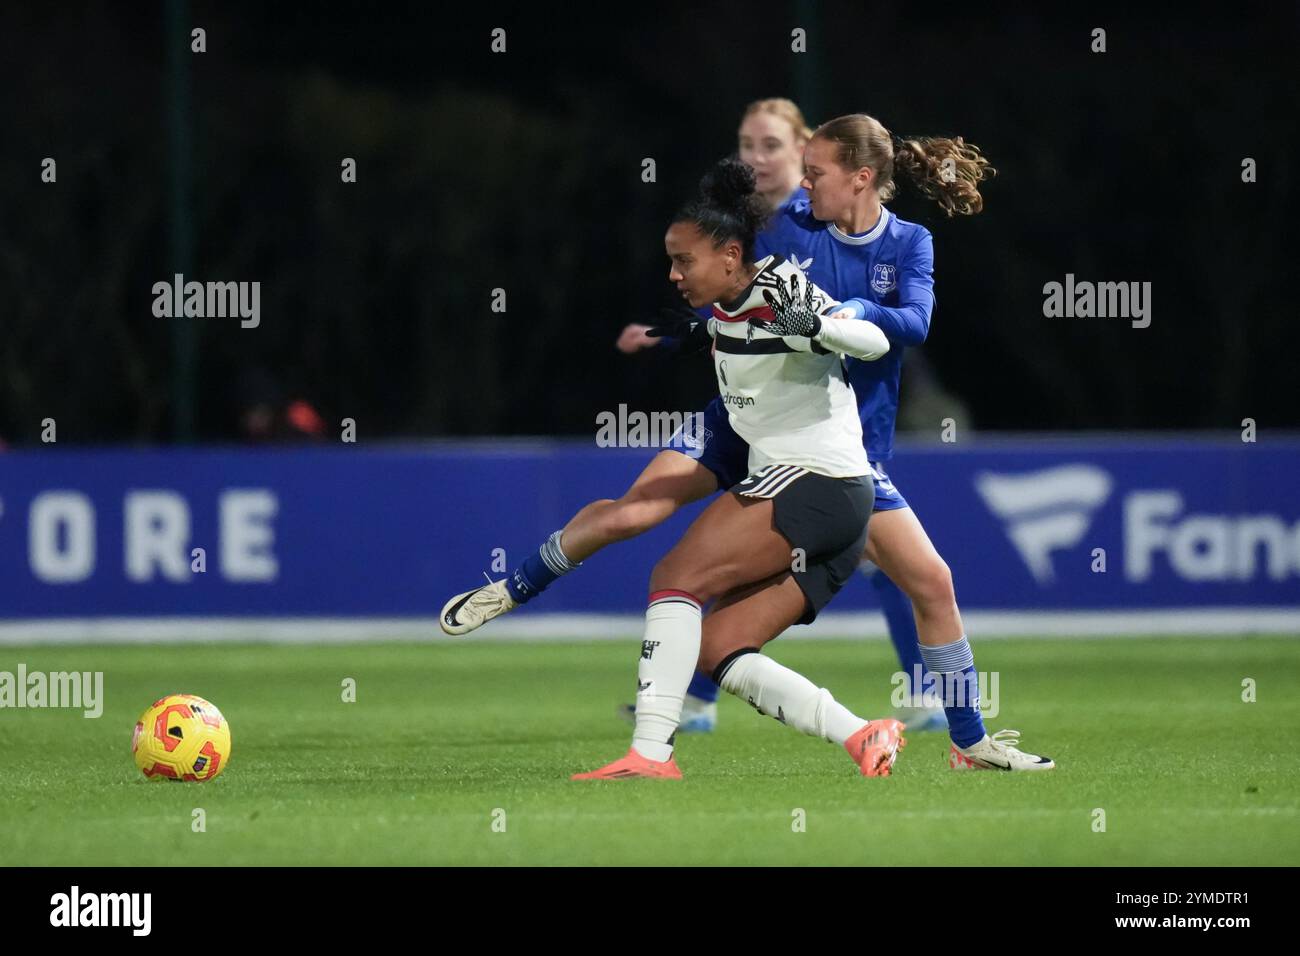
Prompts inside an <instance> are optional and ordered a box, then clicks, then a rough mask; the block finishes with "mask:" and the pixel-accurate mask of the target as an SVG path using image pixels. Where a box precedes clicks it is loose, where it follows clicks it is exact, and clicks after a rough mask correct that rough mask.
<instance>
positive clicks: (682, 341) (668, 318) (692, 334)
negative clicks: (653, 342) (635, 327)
mask: <svg viewBox="0 0 1300 956" xmlns="http://www.w3.org/2000/svg"><path fill="white" fill-rule="evenodd" d="M645 334H646V335H648V336H650V337H651V338H655V339H659V338H674V339H676V340H677V349H676V352H677V354H678V355H687V354H689V353H691V352H699V351H702V350H703V349H706V348H708V347H709V343H711V342H712V341H713V336H711V335H709V320H708V319H702V318H700V317H699V316H698V315H697V314H696V313H695V312H693V311H692V310H690V309H688V308H685V307H683V306H678V307H677V308H675V309H660V310H659V324H658V325H654V326H651V327H650V328H648V329H646V330H645Z"/></svg>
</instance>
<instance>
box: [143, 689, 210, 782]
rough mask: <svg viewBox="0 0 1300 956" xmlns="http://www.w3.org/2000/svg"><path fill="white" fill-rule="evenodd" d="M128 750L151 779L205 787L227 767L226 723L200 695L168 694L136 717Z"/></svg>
mask: <svg viewBox="0 0 1300 956" xmlns="http://www.w3.org/2000/svg"><path fill="white" fill-rule="evenodd" d="M131 752H132V753H133V754H135V765H136V766H137V767H139V768H140V769H141V771H143V772H144V775H145V776H146V777H148V778H149V779H150V780H173V781H176V782H181V781H193V782H197V783H203V782H205V781H208V780H211V779H212V778H213V777H215V776H217V775H218V774H219V773H221V771H223V770H225V769H226V765H227V764H228V763H230V724H228V723H226V718H225V717H223V716H222V715H221V711H219V710H217V708H216V707H215V706H214V705H212V704H210V703H208V702H207V701H206V700H204V699H203V698H202V697H195V696H194V695H193V694H170V695H168V696H167V697H163V698H162V699H160V700H155V701H154V702H153V703H152V704H150V705H149V709H148V710H146V711H145V712H144V713H143V714H141V715H140V719H139V720H138V721H136V725H135V733H134V734H133V735H132V736H131Z"/></svg>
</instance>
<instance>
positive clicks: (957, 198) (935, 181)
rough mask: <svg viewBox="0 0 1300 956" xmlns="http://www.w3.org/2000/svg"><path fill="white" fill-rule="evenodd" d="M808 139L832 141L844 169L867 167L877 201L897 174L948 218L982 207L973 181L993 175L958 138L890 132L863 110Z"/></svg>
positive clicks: (890, 192) (885, 198) (889, 194)
mask: <svg viewBox="0 0 1300 956" xmlns="http://www.w3.org/2000/svg"><path fill="white" fill-rule="evenodd" d="M813 138H814V139H824V140H827V141H828V142H831V143H834V144H835V145H836V147H837V152H836V160H837V162H839V164H840V165H841V166H843V167H844V168H845V169H860V168H862V167H863V166H868V167H870V168H871V169H872V171H873V172H874V173H875V184H876V189H877V191H878V192H879V193H880V201H881V202H889V200H891V199H893V198H894V195H895V192H896V190H897V180H898V178H899V177H903V178H906V179H908V180H909V181H910V182H911V183H912V184H913V185H915V186H916V188H917V189H918V190H920V192H921V194H922V195H924V196H926V197H927V198H929V199H933V200H934V201H935V202H937V203H938V204H939V207H940V208H941V209H942V210H943V211H944V214H945V215H948V216H954V215H957V216H973V215H975V213H977V212H979V211H980V210H982V209H983V208H984V197H983V196H981V195H980V191H979V184H980V183H981V182H982V181H984V180H985V179H989V178H991V177H993V176H995V175H996V174H997V170H996V169H994V168H993V167H992V166H990V165H989V161H988V160H987V159H985V158H984V155H983V154H982V153H981V152H980V148H979V147H978V146H976V145H975V144H974V143H968V142H966V141H965V140H964V139H962V138H961V137H960V136H953V137H946V136H915V137H896V136H891V135H890V134H889V131H888V130H887V129H885V127H884V126H882V125H881V124H880V122H879V121H878V120H876V119H874V118H873V117H870V116H867V115H866V114H864V113H854V114H851V115H849V116H840V117H837V118H835V119H833V120H830V121H829V122H826V123H823V124H822V125H821V126H819V127H817V130H816V131H815V132H814V133H813Z"/></svg>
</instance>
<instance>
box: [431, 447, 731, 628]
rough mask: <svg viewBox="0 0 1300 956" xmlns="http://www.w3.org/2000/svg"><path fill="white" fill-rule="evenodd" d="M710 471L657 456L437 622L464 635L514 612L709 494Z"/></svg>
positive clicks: (456, 600) (453, 603) (448, 607)
mask: <svg viewBox="0 0 1300 956" xmlns="http://www.w3.org/2000/svg"><path fill="white" fill-rule="evenodd" d="M717 486H718V482H717V479H716V478H715V477H714V475H713V472H711V471H709V469H707V468H705V467H704V466H703V465H701V464H700V463H699V462H698V461H697V460H696V459H694V458H691V457H690V456H689V455H684V454H682V453H681V452H677V451H661V452H660V453H659V454H657V455H656V456H655V457H654V458H653V459H652V460H651V462H650V464H649V465H647V466H646V468H645V470H644V471H642V472H641V474H640V475H639V476H638V477H637V479H636V481H634V482H633V483H632V486H631V487H630V488H628V490H627V491H626V492H624V494H623V496H622V497H621V498H617V499H610V498H603V499H600V500H599V501H593V502H591V503H590V504H588V505H585V506H584V507H583V508H582V509H581V510H580V511H578V513H577V514H575V515H574V516H573V517H572V518H571V519H569V523H568V524H566V525H565V526H564V528H563V529H561V530H560V531H557V532H556V533H555V534H553V535H551V537H550V539H549V540H547V542H546V543H545V544H543V545H542V547H541V548H540V549H539V551H538V553H537V554H536V555H534V556H533V557H531V558H530V559H529V560H528V561H525V562H524V564H523V565H521V566H520V567H519V568H518V569H516V570H515V572H514V573H513V574H512V575H511V576H510V577H509V578H506V579H503V580H501V581H496V582H489V583H488V584H486V585H483V586H481V587H477V588H474V589H473V590H471V591H464V592H462V593H460V594H457V595H456V596H455V597H453V598H451V599H450V600H449V601H447V603H446V604H445V605H443V608H442V616H441V618H440V623H441V625H442V629H443V631H445V632H446V633H448V634H468V633H469V632H470V631H473V630H475V629H477V628H479V627H482V626H483V625H484V624H486V623H487V622H488V621H490V620H492V619H493V618H496V617H500V616H501V615H502V614H505V613H507V612H508V611H512V610H514V609H515V608H516V607H518V606H519V605H520V604H521V603H523V602H524V601H526V600H528V599H529V598H532V597H535V596H536V595H537V594H539V593H540V592H541V591H542V590H545V588H546V586H547V585H549V584H550V583H551V582H552V581H554V580H555V578H557V577H559V576H560V575H562V574H566V573H568V572H569V571H571V570H573V569H574V568H576V567H577V566H578V565H579V564H580V563H581V562H583V561H585V560H586V559H587V558H589V557H591V556H592V555H593V554H595V553H596V552H597V551H599V550H600V549H601V548H604V547H605V546H606V545H610V544H614V543H615V542H617V541H626V540H627V539H628V538H634V537H636V536H637V535H639V534H642V533H644V532H646V531H649V530H650V529H651V528H653V527H655V525H657V524H659V523H661V522H662V521H665V520H666V519H668V518H669V517H671V516H672V515H673V513H674V512H676V511H677V509H678V508H682V507H684V506H685V505H688V504H690V503H691V502H693V501H698V500H699V499H701V498H704V497H706V496H707V495H710V494H712V493H713V492H714V491H715V490H716V489H717Z"/></svg>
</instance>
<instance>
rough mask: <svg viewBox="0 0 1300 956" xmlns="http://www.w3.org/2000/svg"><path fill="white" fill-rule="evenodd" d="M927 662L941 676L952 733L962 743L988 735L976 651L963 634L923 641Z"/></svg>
mask: <svg viewBox="0 0 1300 956" xmlns="http://www.w3.org/2000/svg"><path fill="white" fill-rule="evenodd" d="M921 657H922V658H924V659H925V665H926V667H928V668H929V669H930V671H931V672H932V673H933V674H934V675H935V676H936V677H937V678H938V679H939V682H940V688H941V691H942V693H943V712H944V713H945V714H947V715H948V735H949V736H950V737H952V742H953V743H955V744H956V745H957V746H958V747H969V746H971V744H976V743H979V742H980V741H981V740H983V739H984V719H983V718H982V717H980V691H979V675H978V674H977V672H976V670H975V655H974V653H973V652H972V651H971V649H970V643H969V642H968V641H967V640H966V635H965V634H963V635H962V636H961V638H960V639H958V640H955V641H953V642H952V643H951V644H943V645H941V646H939V647H927V646H926V645H924V644H922V645H921Z"/></svg>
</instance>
